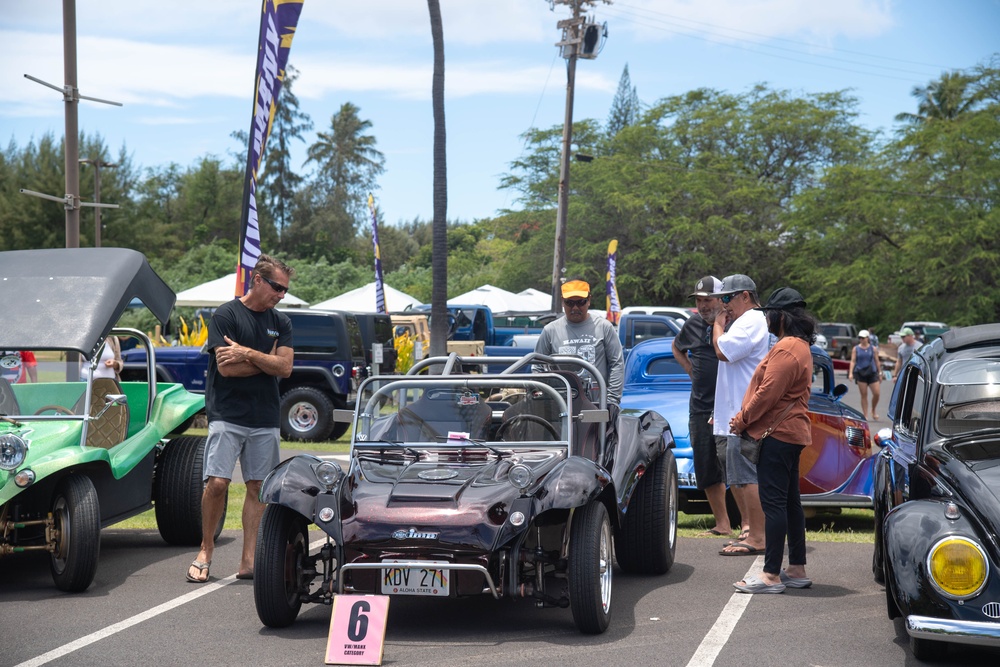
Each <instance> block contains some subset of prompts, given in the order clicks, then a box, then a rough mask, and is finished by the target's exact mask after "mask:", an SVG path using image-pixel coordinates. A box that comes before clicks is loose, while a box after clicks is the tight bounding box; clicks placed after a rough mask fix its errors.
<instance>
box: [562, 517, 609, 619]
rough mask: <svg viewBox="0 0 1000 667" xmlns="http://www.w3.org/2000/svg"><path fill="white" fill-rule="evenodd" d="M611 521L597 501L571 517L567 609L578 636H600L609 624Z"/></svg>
mask: <svg viewBox="0 0 1000 667" xmlns="http://www.w3.org/2000/svg"><path fill="white" fill-rule="evenodd" d="M612 549H613V547H612V539H611V520H610V518H609V517H608V510H607V508H605V507H604V504H603V503H601V502H599V501H596V500H595V501H591V502H590V503H588V504H587V505H585V506H583V507H580V508H577V510H576V511H575V512H574V513H573V522H572V524H571V527H570V539H569V563H568V579H569V606H570V609H571V610H572V611H573V620H574V621H575V622H576V626H577V628H579V630H580V632H583V633H586V634H600V633H602V632H604V631H605V630H607V629H608V624H609V623H610V622H611V583H612V578H613V577H612V573H613V566H612V560H613V551H612Z"/></svg>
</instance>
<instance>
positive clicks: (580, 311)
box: [535, 280, 625, 417]
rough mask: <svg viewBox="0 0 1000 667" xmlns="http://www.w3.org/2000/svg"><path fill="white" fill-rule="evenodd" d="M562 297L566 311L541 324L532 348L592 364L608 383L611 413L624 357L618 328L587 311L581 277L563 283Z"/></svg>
mask: <svg viewBox="0 0 1000 667" xmlns="http://www.w3.org/2000/svg"><path fill="white" fill-rule="evenodd" d="M562 298H563V302H562V305H563V312H565V313H566V314H565V316H563V317H560V318H559V319H557V320H555V321H554V322H549V323H548V324H546V325H545V328H543V329H542V334H541V336H539V337H538V342H537V343H536V344H535V352H541V353H542V354H546V355H554V354H562V355H573V356H576V357H581V358H583V359H585V360H587V361H589V362H590V363H592V364H593V365H594V366H596V367H597V370H599V371H600V372H601V375H602V376H604V381H605V383H606V384H607V385H608V403H609V404H611V405H613V406H614V414H612V416H613V417H614V416H616V413H617V408H618V405H619V404H620V403H621V400H622V386H623V385H624V384H625V361H624V357H623V356H622V344H621V341H619V340H618V331H617V330H616V329H615V325H613V324H611V322H609V321H608V320H606V319H604V318H603V317H602V318H598V319H595V318H593V317H591V316H590V314H589V313H588V312H587V311H588V310H589V309H590V284H589V283H587V282H585V281H583V280H570V281H569V282H566V283H563V286H562Z"/></svg>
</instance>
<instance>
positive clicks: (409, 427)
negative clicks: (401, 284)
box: [254, 354, 677, 633]
mask: <svg viewBox="0 0 1000 667" xmlns="http://www.w3.org/2000/svg"><path fill="white" fill-rule="evenodd" d="M489 362H490V365H491V366H492V367H494V368H495V367H496V364H498V363H500V364H507V368H506V369H505V370H504V371H503V372H502V373H495V374H475V373H473V374H468V375H464V374H458V373H457V372H458V371H459V370H460V369H462V368H463V367H468V366H469V365H474V364H483V363H484V359H483V358H482V357H465V358H462V357H458V356H456V355H454V354H453V355H451V356H450V357H448V358H443V357H442V358H437V359H429V360H424V361H423V362H421V363H420V364H418V365H416V366H415V367H414V368H413V369H411V372H410V374H407V375H405V376H391V377H374V378H369V379H367V380H366V381H365V382H364V384H363V385H362V386H361V388H360V390H359V398H358V402H357V408H356V412H355V414H354V415H353V426H354V431H353V436H352V442H351V454H350V463H349V466H348V468H347V470H346V471H344V470H342V468H341V467H340V465H338V464H337V463H336V462H335V461H331V460H324V459H321V458H317V457H313V456H297V457H294V458H292V459H288V460H287V461H285V462H283V463H282V464H281V465H279V466H278V467H277V468H275V469H274V470H273V471H272V472H271V473H270V475H269V476H268V477H267V479H265V480H264V483H263V486H262V489H261V500H262V501H263V502H265V503H267V507H266V509H265V512H264V517H263V520H262V522H261V528H260V533H259V537H258V541H257V553H256V563H255V576H254V598H255V601H256V607H257V613H258V615H259V617H260V619H261V621H262V622H263V623H264V624H265V625H268V626H271V627H281V626H287V625H289V624H291V623H292V622H293V621H294V620H295V618H296V616H297V615H298V612H299V609H300V607H301V605H302V603H303V602H319V603H324V604H331V602H332V599H333V596H334V595H336V594H341V593H368V594H384V595H407V596H432V597H438V596H441V597H458V596H469V595H484V594H485V595H492V596H493V597H494V598H496V599H501V598H511V599H517V598H526V599H528V600H532V601H534V602H535V604H537V605H539V606H543V607H569V608H570V609H571V610H572V613H573V618H574V620H575V622H576V625H577V626H578V628H579V629H580V630H581V631H582V632H586V633H600V632H603V631H604V630H605V629H607V627H608V624H609V622H610V619H611V599H612V596H611V592H612V564H613V561H612V555H613V554H614V556H615V557H616V558H617V561H618V565H619V567H621V568H622V569H623V570H625V571H626V572H636V573H646V574H663V573H665V572H667V570H669V569H670V567H671V565H672V564H673V562H674V551H675V548H676V537H677V467H676V463H675V461H674V457H673V453H672V452H671V448H672V447H673V446H674V442H673V436H672V434H671V432H670V427H669V425H668V424H667V423H666V421H665V420H664V419H663V418H662V417H661V416H660V415H659V414H657V413H655V412H653V411H636V410H623V411H622V413H621V416H620V417H619V419H618V424H617V431H618V432H617V443H616V444H614V445H613V446H610V447H609V446H607V444H606V438H605V431H606V423H607V421H608V414H609V412H608V409H607V390H606V387H605V384H604V382H603V379H602V378H601V376H600V374H599V373H598V372H597V370H596V368H594V366H593V365H591V364H589V363H588V362H586V361H583V360H581V359H579V358H576V357H564V356H557V357H546V356H543V355H539V354H530V355H527V356H526V357H523V358H514V357H511V358H502V359H501V358H497V357H491V358H490V359H489ZM434 364H436V365H437V366H438V367H442V366H443V373H442V374H440V375H428V374H421V372H420V371H422V370H423V371H425V372H426V369H427V367H428V366H430V365H434ZM531 365H536V366H538V365H543V366H545V367H553V368H555V367H558V368H562V369H566V368H572V369H573V370H578V371H579V370H582V371H585V372H587V373H588V374H589V376H591V377H593V378H596V379H597V381H596V385H597V389H596V391H597V395H596V396H595V398H596V400H591V398H590V397H589V396H588V390H587V389H585V387H584V383H583V382H582V381H581V378H580V375H578V374H577V373H576V372H573V371H569V370H553V371H550V372H544V373H530V374H528V373H524V372H523V371H524V370H526V369H528V368H529V367H530V366H531ZM519 370H520V371H521V372H517V371H519ZM310 524H316V525H317V526H318V527H319V528H320V529H321V530H322V531H323V532H324V533H326V536H327V539H326V541H325V543H324V544H322V546H320V547H319V548H318V549H314V548H311V547H310V541H309V533H308V530H309V527H310ZM317 580H319V581H317Z"/></svg>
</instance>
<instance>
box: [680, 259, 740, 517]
mask: <svg viewBox="0 0 1000 667" xmlns="http://www.w3.org/2000/svg"><path fill="white" fill-rule="evenodd" d="M720 291H722V281H721V280H719V279H718V278H716V277H715V276H705V277H704V278H702V279H701V280H699V281H698V282H697V284H696V285H695V286H694V292H692V293H691V294H689V295H688V296H689V297H691V296H693V297H694V299H695V305H696V306H697V307H698V312H697V313H695V314H694V315H692V316H691V317H689V318H688V319H687V320H685V322H684V326H683V327H681V330H680V333H678V334H677V336H675V337H674V342H673V346H672V347H673V352H674V359H676V360H677V363H678V364H680V366H681V368H683V369H684V371H685V372H686V373H687V374H688V375H689V376H691V398H690V400H689V402H688V406H689V417H688V433H689V434H690V438H689V439H690V441H691V449H692V451H693V454H694V456H693V459H694V476H695V480H696V484H697V487H698V488H699V489H701V490H702V491H704V492H705V497H706V498H707V499H708V506H709V508H711V510H712V516H713V518H714V520H715V525H714V526H713V527H711V528H709V529H708V530H706V531H705V532H704V533H702V535H704V536H706V537H707V536H710V535H729V534H730V533H731V532H732V531H733V529H732V526H731V525H730V523H729V512H728V511H727V510H726V472H725V463H726V461H725V459H724V458H721V459H720V457H719V455H718V449H717V447H716V440H715V438H716V436H715V435H714V434H713V433H712V430H713V429H712V410H713V409H714V408H715V382H716V378H717V376H718V371H719V358H718V357H717V356H716V355H715V348H714V347H713V346H712V325H713V324H714V323H715V318H716V316H717V315H719V314H720V313H721V312H722V302H720V301H719V300H718V299H717V298H715V297H714V296H712V294H714V293H715V292H720Z"/></svg>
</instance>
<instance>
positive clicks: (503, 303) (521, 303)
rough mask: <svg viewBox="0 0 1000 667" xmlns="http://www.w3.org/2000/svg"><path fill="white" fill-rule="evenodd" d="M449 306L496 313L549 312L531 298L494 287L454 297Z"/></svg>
mask: <svg viewBox="0 0 1000 667" xmlns="http://www.w3.org/2000/svg"><path fill="white" fill-rule="evenodd" d="M448 305H449V306H461V305H469V306H488V307H489V309H490V310H492V311H493V312H494V313H512V312H525V311H537V310H548V306H546V307H545V308H542V309H540V308H539V307H538V304H537V302H536V301H535V300H534V299H532V298H531V297H528V296H524V295H522V294H514V293H513V292H508V291H507V290H505V289H501V288H499V287H494V286H493V285H481V286H479V287H477V288H476V289H474V290H472V291H470V292H466V293H465V294H459V295H458V296H456V297H452V298H451V299H448Z"/></svg>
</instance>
